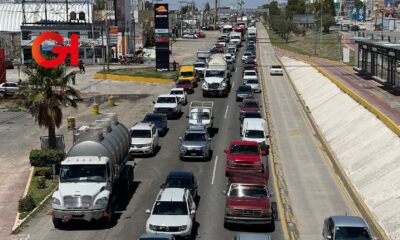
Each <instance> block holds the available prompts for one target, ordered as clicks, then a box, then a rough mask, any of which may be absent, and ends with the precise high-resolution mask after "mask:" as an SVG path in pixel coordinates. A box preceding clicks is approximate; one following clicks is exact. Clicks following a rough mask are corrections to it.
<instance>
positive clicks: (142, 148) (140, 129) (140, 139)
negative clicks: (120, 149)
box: [129, 122, 160, 156]
mask: <svg viewBox="0 0 400 240" xmlns="http://www.w3.org/2000/svg"><path fill="white" fill-rule="evenodd" d="M130 135H131V147H130V149H129V153H130V154H131V155H135V154H148V155H150V156H153V155H154V154H155V153H156V150H157V148H158V146H159V143H160V141H159V136H158V131H157V128H156V126H155V124H153V123H149V122H147V123H144V122H139V123H136V124H135V125H134V126H133V127H132V128H131V129H130Z"/></svg>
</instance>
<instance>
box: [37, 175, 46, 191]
mask: <svg viewBox="0 0 400 240" xmlns="http://www.w3.org/2000/svg"><path fill="white" fill-rule="evenodd" d="M37 188H38V189H44V188H46V178H45V177H44V176H40V177H38V182H37Z"/></svg>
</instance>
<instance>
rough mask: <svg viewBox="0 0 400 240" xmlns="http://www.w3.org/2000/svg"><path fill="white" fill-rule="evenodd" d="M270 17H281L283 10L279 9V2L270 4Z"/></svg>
mask: <svg viewBox="0 0 400 240" xmlns="http://www.w3.org/2000/svg"><path fill="white" fill-rule="evenodd" d="M269 15H270V16H277V15H281V10H280V9H279V7H278V2H277V1H275V0H274V1H272V2H271V3H270V4H269Z"/></svg>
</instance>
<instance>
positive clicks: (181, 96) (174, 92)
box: [169, 88, 187, 105]
mask: <svg viewBox="0 0 400 240" xmlns="http://www.w3.org/2000/svg"><path fill="white" fill-rule="evenodd" d="M169 94H171V95H175V96H177V97H178V98H179V101H180V102H181V104H182V105H186V104H187V96H186V92H185V89H184V88H173V89H171V91H170V92H169Z"/></svg>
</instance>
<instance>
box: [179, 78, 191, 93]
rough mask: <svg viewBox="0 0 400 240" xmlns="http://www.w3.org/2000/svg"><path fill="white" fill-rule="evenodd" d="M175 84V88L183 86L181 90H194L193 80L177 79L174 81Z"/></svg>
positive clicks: (188, 91)
mask: <svg viewBox="0 0 400 240" xmlns="http://www.w3.org/2000/svg"><path fill="white" fill-rule="evenodd" d="M175 85H176V87H177V88H183V90H185V92H187V93H193V92H194V88H193V82H192V81H190V80H178V81H176V84H175Z"/></svg>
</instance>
